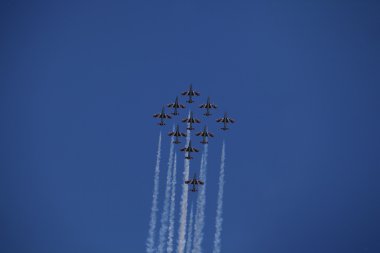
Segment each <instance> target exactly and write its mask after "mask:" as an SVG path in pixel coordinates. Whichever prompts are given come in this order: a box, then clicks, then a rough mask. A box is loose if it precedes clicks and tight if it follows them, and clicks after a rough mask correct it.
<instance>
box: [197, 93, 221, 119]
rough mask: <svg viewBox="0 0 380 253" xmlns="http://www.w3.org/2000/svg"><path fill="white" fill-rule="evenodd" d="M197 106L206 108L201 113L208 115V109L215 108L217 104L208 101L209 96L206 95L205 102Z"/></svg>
mask: <svg viewBox="0 0 380 253" xmlns="http://www.w3.org/2000/svg"><path fill="white" fill-rule="evenodd" d="M199 108H206V113H205V114H203V115H205V116H210V115H211V113H210V109H216V108H217V106H216V105H215V104H212V103H210V97H208V98H207V102H206V104H202V105H200V106H199Z"/></svg>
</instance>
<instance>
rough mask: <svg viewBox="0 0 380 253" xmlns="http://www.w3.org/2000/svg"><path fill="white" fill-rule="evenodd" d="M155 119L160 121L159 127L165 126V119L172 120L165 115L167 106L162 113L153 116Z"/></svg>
mask: <svg viewBox="0 0 380 253" xmlns="http://www.w3.org/2000/svg"><path fill="white" fill-rule="evenodd" d="M153 117H155V118H159V119H160V122H159V123H158V125H160V126H163V125H165V123H164V119H171V118H172V117H171V116H170V115H169V114H166V113H165V106H163V107H162V111H161V113H156V114H153Z"/></svg>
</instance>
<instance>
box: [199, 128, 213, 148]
mask: <svg viewBox="0 0 380 253" xmlns="http://www.w3.org/2000/svg"><path fill="white" fill-rule="evenodd" d="M195 135H196V136H202V141H201V143H202V144H207V143H208V141H207V140H208V139H207V137H214V134H213V133H211V132H209V131H207V126H205V128H204V129H203V131H202V132H199V133H196V134H195Z"/></svg>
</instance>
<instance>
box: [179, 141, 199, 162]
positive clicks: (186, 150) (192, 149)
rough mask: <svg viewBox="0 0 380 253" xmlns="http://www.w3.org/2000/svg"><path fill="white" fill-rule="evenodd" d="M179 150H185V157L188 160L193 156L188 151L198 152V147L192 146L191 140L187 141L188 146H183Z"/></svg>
mask: <svg viewBox="0 0 380 253" xmlns="http://www.w3.org/2000/svg"><path fill="white" fill-rule="evenodd" d="M180 150H181V151H182V152H187V156H185V158H186V159H188V160H190V159H193V158H192V157H191V156H190V153H191V152H199V150H198V149H196V148H193V147H192V146H191V141H189V146H187V147H184V148H181V149H180Z"/></svg>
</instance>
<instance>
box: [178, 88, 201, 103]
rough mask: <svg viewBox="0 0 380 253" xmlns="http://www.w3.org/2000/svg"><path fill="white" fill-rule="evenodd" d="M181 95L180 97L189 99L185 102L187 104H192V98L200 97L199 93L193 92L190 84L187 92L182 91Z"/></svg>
mask: <svg viewBox="0 0 380 253" xmlns="http://www.w3.org/2000/svg"><path fill="white" fill-rule="evenodd" d="M181 94H182V96H188V97H189V100H187V101H186V102H188V103H193V102H194V100H192V97H195V96H199V95H201V94H200V93H199V92H197V91H195V90H193V85H192V84H190V87H189V90H187V91H184V92H182V93H181Z"/></svg>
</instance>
